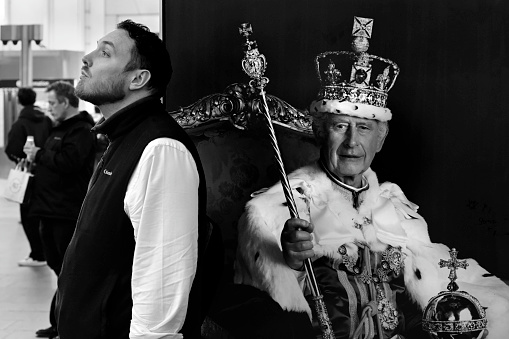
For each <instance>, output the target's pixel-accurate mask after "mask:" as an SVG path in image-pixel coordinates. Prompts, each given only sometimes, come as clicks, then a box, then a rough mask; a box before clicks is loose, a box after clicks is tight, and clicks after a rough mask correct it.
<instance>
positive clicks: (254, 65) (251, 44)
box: [239, 23, 335, 339]
mask: <svg viewBox="0 0 509 339" xmlns="http://www.w3.org/2000/svg"><path fill="white" fill-rule="evenodd" d="M239 33H240V34H241V35H242V36H244V37H245V39H246V42H245V43H244V46H245V56H244V58H243V59H242V69H243V70H244V72H246V74H247V75H249V77H250V78H251V80H250V81H249V86H250V87H251V88H253V89H258V90H259V92H260V96H261V98H262V104H263V105H262V106H263V109H260V111H261V113H262V114H263V116H264V117H265V123H266V124H267V127H268V131H269V136H270V143H271V146H272V149H273V151H274V158H275V160H276V162H277V167H278V170H279V176H280V180H281V185H282V186H283V191H284V194H285V198H286V203H287V205H288V210H289V211H290V216H291V217H292V218H299V213H298V211H297V205H296V204H295V199H294V198H293V194H292V191H291V189H290V183H289V181H288V177H287V175H286V171H285V168H284V164H283V159H282V157H281V152H280V150H279V146H278V142H277V139H276V133H275V132H274V127H273V125H272V119H271V117H270V113H269V106H268V104H267V98H266V97H265V90H264V88H265V86H266V85H267V83H268V82H269V79H268V78H267V77H264V76H263V73H264V72H265V68H266V67H267V61H266V59H265V56H264V55H263V54H260V52H259V51H258V47H257V45H256V41H254V40H250V39H249V37H250V35H251V34H253V28H252V27H251V24H249V23H243V24H241V26H240V28H239ZM304 268H305V270H306V277H307V280H308V284H309V287H310V289H311V293H312V300H313V303H314V305H313V306H314V309H315V312H316V316H317V318H318V319H317V320H318V323H319V325H320V329H321V331H322V338H323V339H334V338H335V336H334V333H333V331H332V324H331V322H330V319H329V314H328V313H327V308H326V307H325V303H324V301H323V296H322V295H321V293H320V290H319V288H318V284H317V282H316V277H315V274H314V272H313V265H312V263H311V259H309V258H308V259H306V260H305V261H304Z"/></svg>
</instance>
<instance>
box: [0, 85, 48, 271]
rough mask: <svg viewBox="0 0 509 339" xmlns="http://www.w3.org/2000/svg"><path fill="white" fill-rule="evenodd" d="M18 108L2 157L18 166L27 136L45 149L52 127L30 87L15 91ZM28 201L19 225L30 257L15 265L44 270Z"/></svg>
mask: <svg viewBox="0 0 509 339" xmlns="http://www.w3.org/2000/svg"><path fill="white" fill-rule="evenodd" d="M17 96H18V104H19V105H20V106H21V107H22V108H21V111H20V112H19V116H18V119H17V120H16V121H15V122H14V124H13V125H12V127H11V129H10V131H9V134H8V136H7V146H6V147H5V153H6V154H7V157H8V158H9V159H10V160H12V161H14V162H15V163H16V164H18V163H19V162H20V161H21V160H22V159H25V158H26V154H25V153H24V152H23V146H24V145H25V142H26V140H27V136H29V135H30V136H33V137H34V142H35V145H36V146H41V145H44V143H45V142H46V139H47V138H48V136H49V133H50V131H51V127H52V121H51V119H50V118H49V117H48V116H46V115H45V114H44V113H43V112H42V111H41V110H39V109H38V108H37V107H36V106H34V104H35V99H36V97H37V94H36V93H35V91H34V90H33V89H32V88H30V87H23V88H20V89H19V90H18V94H17ZM31 169H32V174H35V166H31ZM30 206H31V201H28V202H27V203H25V204H20V205H19V207H20V215H21V224H22V225H23V230H24V231H25V234H26V237H27V239H28V243H29V245H30V254H29V255H28V256H27V257H26V258H25V259H23V260H20V261H19V262H18V265H19V266H30V267H34V266H44V265H46V259H45V257H44V251H43V249H42V243H41V237H40V235H39V218H37V217H34V216H29V209H30Z"/></svg>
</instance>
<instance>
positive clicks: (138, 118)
mask: <svg viewBox="0 0 509 339" xmlns="http://www.w3.org/2000/svg"><path fill="white" fill-rule="evenodd" d="M94 129H96V130H97V132H99V133H103V134H105V135H107V136H108V139H109V140H110V145H109V147H108V149H107V150H106V152H105V153H104V155H103V158H102V159H101V161H100V163H99V165H98V166H97V169H96V170H95V172H94V175H93V177H92V180H91V181H90V188H89V191H88V193H87V196H86V198H85V201H84V202H83V208H82V211H81V213H80V216H79V219H78V222H77V226H76V231H75V233H74V237H73V238H72V241H71V243H70V244H69V247H68V248H67V252H66V254H65V258H64V263H63V265H62V272H61V274H60V277H59V279H58V296H57V307H56V315H57V323H58V332H59V334H60V336H61V337H62V338H73V339H82V338H83V339H99V338H104V339H106V338H119V339H120V338H122V339H127V338H129V328H130V322H131V311H132V306H133V302H132V296H131V276H132V265H133V256H134V247H135V240H134V236H133V225H132V223H131V221H130V220H129V218H128V217H127V215H126V213H125V211H124V197H125V193H126V190H127V186H128V184H129V180H130V178H131V175H132V173H133V171H134V170H135V168H136V166H137V164H138V161H139V159H140V157H141V155H142V153H143V151H144V149H145V147H146V146H147V145H148V143H149V142H151V141H152V140H155V139H157V138H162V137H168V138H172V139H175V140H178V141H180V142H182V143H183V144H184V145H185V146H186V148H187V149H188V150H189V152H190V153H191V154H192V156H193V158H194V161H195V163H196V167H197V169H198V173H199V178H200V183H199V189H198V191H199V192H198V193H199V229H198V233H199V239H201V237H202V235H203V232H202V229H201V228H202V226H204V225H205V223H204V219H206V217H205V208H206V185H205V176H204V173H203V169H202V166H201V162H200V159H199V156H198V152H197V150H196V148H195V146H194V144H193V142H192V141H191V139H190V138H189V136H188V135H187V134H186V132H185V131H184V130H183V129H182V127H180V126H179V125H178V123H177V122H176V121H175V120H173V118H171V117H170V115H169V114H168V113H167V112H166V111H165V110H164V107H163V105H162V104H161V103H160V101H159V99H158V98H156V97H148V98H145V99H142V100H139V101H138V102H135V103H134V104H132V105H130V106H128V107H126V108H124V109H122V110H121V111H119V112H117V113H115V114H114V115H113V116H112V117H110V118H109V119H107V120H105V121H103V122H101V123H99V124H98V125H97V126H96V127H95V128H94ZM170 189H171V188H170ZM199 242H200V240H199ZM199 246H200V245H199ZM198 266H200V250H199V251H198ZM199 282H200V278H199V277H198V273H197V276H196V277H195V279H194V281H193V288H192V290H191V296H190V305H189V307H188V313H187V315H186V321H185V324H184V329H183V332H184V336H185V337H186V338H198V335H199V333H200V332H199V328H200V327H199V326H200V324H201V322H200V321H202V320H203V319H200V318H199V317H200V314H199V313H200V311H199V305H196V306H198V309H197V307H195V305H192V304H193V303H194V302H199V300H200V298H199V297H195V294H196V293H199V291H197V290H196V289H195V286H197V284H199ZM91 291H93V293H91ZM193 291H194V292H193ZM193 300H194V301H193ZM186 324H187V326H186ZM191 324H192V325H191ZM186 328H188V329H189V330H190V331H194V332H195V333H193V334H191V332H187V333H185V332H186Z"/></svg>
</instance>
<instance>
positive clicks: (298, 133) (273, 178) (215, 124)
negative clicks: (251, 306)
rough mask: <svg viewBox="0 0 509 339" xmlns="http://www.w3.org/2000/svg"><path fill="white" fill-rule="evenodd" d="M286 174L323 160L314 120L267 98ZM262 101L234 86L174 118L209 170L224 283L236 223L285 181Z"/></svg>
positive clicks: (228, 272)
mask: <svg viewBox="0 0 509 339" xmlns="http://www.w3.org/2000/svg"><path fill="white" fill-rule="evenodd" d="M266 97H267V104H268V107H269V110H270V115H271V120H272V124H273V126H274V129H275V132H276V137H277V140H278V145H279V149H280V151H281V154H282V158H283V163H284V166H285V170H286V173H290V172H291V171H293V170H295V169H297V168H298V167H301V166H303V165H305V164H307V163H309V162H311V161H313V160H314V159H317V158H318V155H319V150H318V147H317V145H316V144H315V142H314V137H313V132H312V129H311V120H310V118H309V115H308V112H307V110H306V109H297V108H294V107H293V106H291V105H290V104H288V103H287V102H285V101H284V100H281V99H279V98H277V97H275V96H272V95H266ZM261 105H262V102H261V97H260V96H259V95H258V94H255V93H254V92H253V91H252V89H251V88H250V87H249V86H248V85H246V84H232V85H230V86H228V87H227V88H226V89H225V90H224V91H223V93H216V94H211V95H208V96H205V97H203V98H201V99H199V100H198V101H196V102H195V103H193V104H191V105H189V106H186V107H182V108H180V109H179V110H177V111H174V112H170V114H171V115H172V116H173V117H174V118H175V120H176V121H177V122H178V123H179V124H180V125H181V126H182V127H183V128H184V129H186V131H187V132H188V134H189V135H190V136H191V138H192V139H193V141H194V143H195V145H196V147H197V149H198V152H199V154H200V158H201V161H202V163H203V167H204V170H205V176H206V180H207V193H208V197H207V198H208V206H207V207H208V215H209V217H210V218H211V219H212V220H214V222H215V223H216V224H218V225H219V226H220V228H221V232H222V237H223V242H224V246H225V277H226V279H229V277H230V276H231V274H232V271H231V270H232V265H233V260H234V257H235V250H236V245H237V221H238V220H239V218H240V216H241V215H242V213H243V211H244V206H245V204H246V202H247V201H248V200H249V199H250V198H251V194H252V193H253V192H255V191H257V190H259V189H261V188H264V187H269V186H272V185H273V184H275V183H277V182H278V180H279V178H280V172H279V170H278V166H277V165H276V162H275V160H274V151H273V147H272V146H271V143H270V137H269V134H268V128H267V125H266V119H265V118H264V116H263V115H262V114H261V113H260V108H261Z"/></svg>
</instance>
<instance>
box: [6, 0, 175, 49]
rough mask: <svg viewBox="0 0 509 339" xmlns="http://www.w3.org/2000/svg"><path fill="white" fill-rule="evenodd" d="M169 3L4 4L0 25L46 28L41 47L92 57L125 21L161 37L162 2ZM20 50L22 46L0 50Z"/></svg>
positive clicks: (80, 0)
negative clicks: (94, 50)
mask: <svg viewBox="0 0 509 339" xmlns="http://www.w3.org/2000/svg"><path fill="white" fill-rule="evenodd" d="M161 1H165V0H0V25H42V26H43V28H42V31H43V40H42V43H41V46H37V45H35V44H34V43H33V44H32V48H33V50H37V49H41V48H42V49H57V50H71V51H81V52H83V53H88V52H89V51H91V50H93V49H94V48H95V46H96V44H97V40H99V39H100V38H101V37H102V36H104V35H105V34H107V33H108V32H110V31H112V30H114V29H115V26H116V24H117V23H118V22H120V21H122V20H125V19H132V20H133V21H136V22H139V23H142V24H144V25H146V26H147V27H149V28H150V30H151V31H153V32H157V33H159V31H160V29H159V20H160V2H161ZM0 49H2V50H19V49H20V44H18V45H16V46H14V45H13V44H12V43H9V44H7V45H6V46H0Z"/></svg>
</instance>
